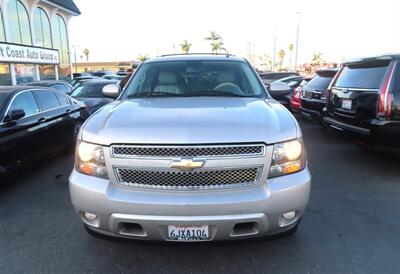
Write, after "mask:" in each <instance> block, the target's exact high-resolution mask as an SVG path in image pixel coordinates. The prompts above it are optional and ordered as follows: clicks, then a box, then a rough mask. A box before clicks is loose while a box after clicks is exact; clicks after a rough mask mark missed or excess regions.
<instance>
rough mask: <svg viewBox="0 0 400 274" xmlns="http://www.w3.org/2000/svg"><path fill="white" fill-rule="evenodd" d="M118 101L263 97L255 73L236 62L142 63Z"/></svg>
mask: <svg viewBox="0 0 400 274" xmlns="http://www.w3.org/2000/svg"><path fill="white" fill-rule="evenodd" d="M125 90H126V91H125V93H124V95H123V97H122V98H135V97H162V96H238V97H263V96H265V92H264V88H263V86H262V85H261V83H260V82H259V80H258V78H257V77H256V74H255V72H254V71H253V70H252V68H251V67H250V66H249V65H248V64H247V63H245V62H239V61H226V60H224V61H220V60H218V61H213V60H204V61H202V60H190V61H165V62H149V63H145V64H143V65H142V66H141V67H140V68H139V69H138V71H137V72H136V73H135V74H134V76H133V79H132V81H131V82H130V83H129V85H128V86H127V87H126V89H125Z"/></svg>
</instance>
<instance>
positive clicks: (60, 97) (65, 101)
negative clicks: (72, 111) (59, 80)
mask: <svg viewBox="0 0 400 274" xmlns="http://www.w3.org/2000/svg"><path fill="white" fill-rule="evenodd" d="M56 96H57V99H58V101H59V102H60V104H61V105H62V106H66V105H69V104H70V103H69V100H68V98H67V97H66V96H64V95H61V94H58V93H56Z"/></svg>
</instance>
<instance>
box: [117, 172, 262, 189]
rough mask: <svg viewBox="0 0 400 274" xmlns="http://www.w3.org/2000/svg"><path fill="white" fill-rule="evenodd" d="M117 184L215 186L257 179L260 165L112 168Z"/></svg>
mask: <svg viewBox="0 0 400 274" xmlns="http://www.w3.org/2000/svg"><path fill="white" fill-rule="evenodd" d="M115 171H116V175H117V178H118V181H119V184H121V185H125V186H131V187H140V188H159V189H176V190H198V189H218V188H227V187H228V188H229V187H234V186H245V185H252V184H255V183H257V180H258V175H259V173H260V168H259V167H249V168H247V167H246V168H230V169H204V170H196V171H175V170H168V169H143V168H123V167H118V168H115Z"/></svg>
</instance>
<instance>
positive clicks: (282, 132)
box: [81, 97, 300, 146]
mask: <svg viewBox="0 0 400 274" xmlns="http://www.w3.org/2000/svg"><path fill="white" fill-rule="evenodd" d="M299 135H300V131H299V129H298V125H297V123H296V121H295V119H294V117H293V116H292V115H291V114H290V113H289V112H288V111H287V110H286V109H285V108H284V107H283V106H282V105H280V104H279V103H278V102H276V101H275V100H268V99H258V98H237V97H186V98H176V97H174V98H144V99H132V100H123V101H115V102H113V103H111V104H108V105H106V106H105V107H103V108H102V109H101V110H100V111H98V112H96V113H95V114H94V115H92V116H91V117H90V118H89V120H88V121H87V122H86V123H85V125H84V127H83V129H82V132H81V138H82V140H84V141H87V142H92V143H96V144H101V145H106V146H108V145H111V144H210V143H243V142H247V143H248V142H264V143H267V144H272V143H277V142H282V141H285V140H290V139H294V138H296V137H299Z"/></svg>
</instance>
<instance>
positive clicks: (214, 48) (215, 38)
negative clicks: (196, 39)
mask: <svg viewBox="0 0 400 274" xmlns="http://www.w3.org/2000/svg"><path fill="white" fill-rule="evenodd" d="M204 40H206V41H210V45H211V52H212V53H215V54H217V53H218V51H220V50H224V51H227V50H226V49H225V48H224V47H223V45H224V42H223V40H222V37H221V35H219V34H218V33H216V32H215V31H210V34H209V35H208V36H207V37H205V38H204Z"/></svg>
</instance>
